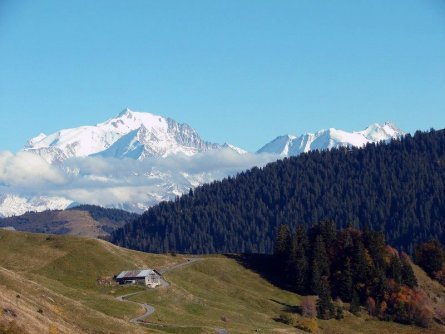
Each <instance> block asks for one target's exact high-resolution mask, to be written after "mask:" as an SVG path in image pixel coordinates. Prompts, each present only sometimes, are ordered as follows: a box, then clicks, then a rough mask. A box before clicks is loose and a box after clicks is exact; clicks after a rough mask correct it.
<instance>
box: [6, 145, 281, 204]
mask: <svg viewBox="0 0 445 334" xmlns="http://www.w3.org/2000/svg"><path fill="white" fill-rule="evenodd" d="M277 158H278V157H277V156H276V155H268V154H251V153H248V154H242V155H240V154H238V153H236V152H234V151H233V150H230V149H223V150H211V151H207V152H203V153H199V154H197V155H195V156H192V157H189V156H185V155H174V156H169V157H167V158H149V159H146V160H143V161H138V160H132V159H124V160H118V159H114V158H101V157H86V158H72V159H69V160H66V161H65V162H64V164H63V165H62V166H53V165H50V164H48V163H47V162H46V161H45V160H43V159H42V158H40V157H39V156H37V155H35V154H33V153H27V152H19V153H17V154H12V153H10V152H0V184H1V185H2V186H1V187H0V193H15V194H19V195H22V196H28V197H32V196H58V197H63V198H67V199H69V200H71V201H74V202H78V203H89V204H97V205H103V206H114V207H117V206H122V205H123V204H124V205H123V206H122V207H124V208H127V209H137V208H138V207H141V206H143V207H147V206H148V205H153V204H154V203H156V202H159V201H160V200H166V199H169V198H172V197H173V196H175V195H179V194H180V193H182V192H186V191H188V189H189V188H190V187H192V186H195V185H197V184H199V183H202V182H210V181H212V180H215V179H222V178H224V177H226V176H228V175H234V174H236V173H237V172H240V171H243V170H245V169H248V168H251V167H253V166H264V165H265V164H266V163H268V162H270V161H273V160H276V159H277Z"/></svg>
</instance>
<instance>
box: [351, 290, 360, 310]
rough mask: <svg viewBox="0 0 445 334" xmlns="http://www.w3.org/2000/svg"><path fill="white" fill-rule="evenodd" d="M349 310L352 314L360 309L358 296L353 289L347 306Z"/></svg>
mask: <svg viewBox="0 0 445 334" xmlns="http://www.w3.org/2000/svg"><path fill="white" fill-rule="evenodd" d="M349 311H350V312H351V313H352V314H357V313H358V312H359V311H360V297H359V295H358V293H357V291H356V290H355V289H354V291H353V293H352V299H351V305H350V306H349Z"/></svg>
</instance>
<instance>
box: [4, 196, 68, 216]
mask: <svg viewBox="0 0 445 334" xmlns="http://www.w3.org/2000/svg"><path fill="white" fill-rule="evenodd" d="M71 203H72V201H70V200H68V199H66V198H62V197H48V196H35V197H32V198H26V197H22V196H17V195H12V194H3V195H0V217H10V216H19V215H22V214H24V213H25V212H28V211H36V212H40V211H45V210H63V209H66V208H67V207H68V206H69V205H70V204H71Z"/></svg>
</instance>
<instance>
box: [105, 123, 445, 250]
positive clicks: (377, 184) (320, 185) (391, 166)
mask: <svg viewBox="0 0 445 334" xmlns="http://www.w3.org/2000/svg"><path fill="white" fill-rule="evenodd" d="M323 220H332V221H334V222H335V224H336V226H337V227H338V228H342V227H343V228H344V227H346V226H354V227H357V228H363V227H365V226H367V227H368V228H369V229H371V230H373V231H381V232H383V233H384V236H385V238H386V240H387V241H388V242H389V243H390V244H391V245H393V246H395V247H397V248H398V249H399V250H404V251H406V252H407V253H410V254H411V253H412V252H413V251H414V245H415V244H417V243H419V242H422V241H426V240H429V239H431V238H436V239H438V240H440V241H442V242H443V241H445V233H444V232H445V130H440V131H435V130H431V131H429V132H426V133H422V132H416V133H415V135H413V136H411V135H407V136H405V137H404V138H402V139H400V140H393V141H392V142H391V143H389V144H384V143H380V144H368V145H367V146H366V147H364V148H362V149H355V148H341V149H334V150H331V151H322V152H319V151H313V152H309V153H306V154H302V155H300V156H298V157H292V158H286V159H284V160H279V161H277V162H274V163H270V164H268V165H267V166H265V167H263V168H253V169H251V170H249V171H246V172H243V173H240V174H238V175H237V176H236V177H229V178H227V179H224V180H222V181H217V182H213V183H211V184H208V185H203V186H201V187H198V188H196V189H195V190H193V191H192V190H191V191H190V193H189V194H187V195H184V196H181V197H178V198H176V200H174V201H171V202H163V203H160V204H159V205H157V206H155V207H152V208H150V209H149V210H148V211H146V212H145V213H144V214H143V215H142V216H140V217H139V218H137V219H136V220H135V221H133V222H131V223H129V224H126V225H125V226H124V227H123V228H121V229H118V230H116V231H115V232H113V233H112V235H111V241H112V242H114V243H116V244H118V245H121V246H124V247H128V248H133V249H137V250H142V251H150V252H168V251H179V252H190V253H215V252H246V253H249V252H251V253H272V252H273V248H274V240H275V238H276V235H277V230H278V227H279V226H280V225H281V224H286V225H288V226H290V229H291V230H294V229H295V227H296V226H297V225H298V224H302V225H305V226H312V225H313V224H315V223H317V222H319V221H323Z"/></svg>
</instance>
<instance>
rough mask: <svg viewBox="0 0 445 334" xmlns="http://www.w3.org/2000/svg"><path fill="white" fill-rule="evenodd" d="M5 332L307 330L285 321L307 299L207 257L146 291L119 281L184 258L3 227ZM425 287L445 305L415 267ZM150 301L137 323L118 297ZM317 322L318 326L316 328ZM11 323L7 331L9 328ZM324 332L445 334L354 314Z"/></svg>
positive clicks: (0, 300) (0, 311) (0, 305)
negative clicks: (121, 275)
mask: <svg viewBox="0 0 445 334" xmlns="http://www.w3.org/2000/svg"><path fill="white" fill-rule="evenodd" d="M0 255H1V256H0V333H2V328H3V331H4V329H5V328H6V327H5V324H6V325H8V326H11V324H13V323H14V324H15V330H16V331H15V332H14V331H12V333H20V332H29V333H51V334H53V333H81V332H83V333H184V334H194V333H217V329H226V330H228V332H229V333H255V332H256V331H257V330H259V331H260V332H261V333H304V332H303V331H300V330H298V329H297V328H295V327H294V326H290V325H286V324H284V323H282V322H280V321H279V317H280V314H283V313H284V314H286V313H287V314H289V315H292V317H294V319H296V321H297V322H299V323H303V322H305V321H306V322H307V320H305V319H303V318H302V317H300V316H298V315H295V314H294V312H293V310H294V309H295V307H296V306H297V305H299V303H300V301H301V297H300V296H298V295H296V294H294V293H292V292H289V291H285V290H281V289H279V288H277V287H276V286H274V285H272V284H270V283H269V282H268V281H266V280H265V279H263V278H262V277H261V276H260V275H259V274H257V273H255V272H254V271H252V270H249V269H246V268H245V267H244V266H243V265H242V264H241V263H239V262H238V261H237V260H236V258H232V257H231V258H229V257H225V256H204V257H202V258H201V260H200V261H197V262H195V263H193V264H191V265H189V266H185V267H182V268H178V269H175V270H172V271H170V272H168V273H166V274H165V277H166V279H167V280H168V281H169V282H170V286H168V287H167V288H157V289H154V290H145V289H144V288H142V287H134V286H133V287H131V286H127V287H121V286H117V285H115V284H113V283H112V280H111V279H112V276H113V275H114V274H116V273H117V272H119V271H120V270H125V269H131V268H141V267H152V268H162V267H168V266H171V265H173V264H176V263H182V262H184V261H186V259H185V258H184V257H183V256H180V255H178V256H169V255H154V254H146V253H140V252H135V251H130V250H126V249H122V248H119V247H116V246H114V245H111V244H109V243H107V242H104V241H101V240H95V239H87V238H80V237H73V236H50V235H43V234H29V233H19V232H9V231H2V230H0ZM415 271H416V275H417V276H418V279H419V282H420V284H421V285H422V286H423V287H425V288H427V289H428V291H429V293H430V294H431V297H434V298H435V299H436V300H438V304H437V307H444V304H440V302H441V301H442V302H443V301H444V300H445V298H444V295H445V292H444V288H443V287H441V286H440V285H438V284H436V283H435V282H433V281H431V280H430V279H429V278H428V277H426V275H425V274H424V273H423V272H422V271H421V270H420V269H419V268H415ZM136 291H140V292H139V293H138V294H136V295H134V296H132V297H130V299H131V300H133V301H137V302H141V303H142V302H143V303H148V304H150V305H153V306H154V307H155V308H156V311H155V313H154V314H153V315H152V316H150V317H149V318H148V319H146V323H145V324H143V325H136V324H131V323H130V322H129V320H130V319H131V318H134V317H136V316H138V315H140V314H142V313H143V309H142V308H141V307H140V306H139V305H137V304H133V303H128V302H120V301H117V300H116V299H115V297H116V296H119V295H123V294H126V293H130V292H136ZM312 325H314V323H312ZM2 326H3V327H2ZM315 326H317V327H318V328H319V331H318V332H319V333H379V334H386V333H388V334H390V333H391V334H393V333H407V334H411V333H413V334H414V333H445V329H444V328H443V327H439V326H436V327H434V328H431V329H428V330H422V329H420V328H417V327H410V326H404V325H399V324H394V323H388V322H382V321H378V320H375V319H371V318H369V317H367V316H366V315H363V316H362V317H356V316H353V315H351V314H349V313H348V312H345V319H344V320H342V321H338V320H329V321H320V320H317V321H315Z"/></svg>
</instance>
